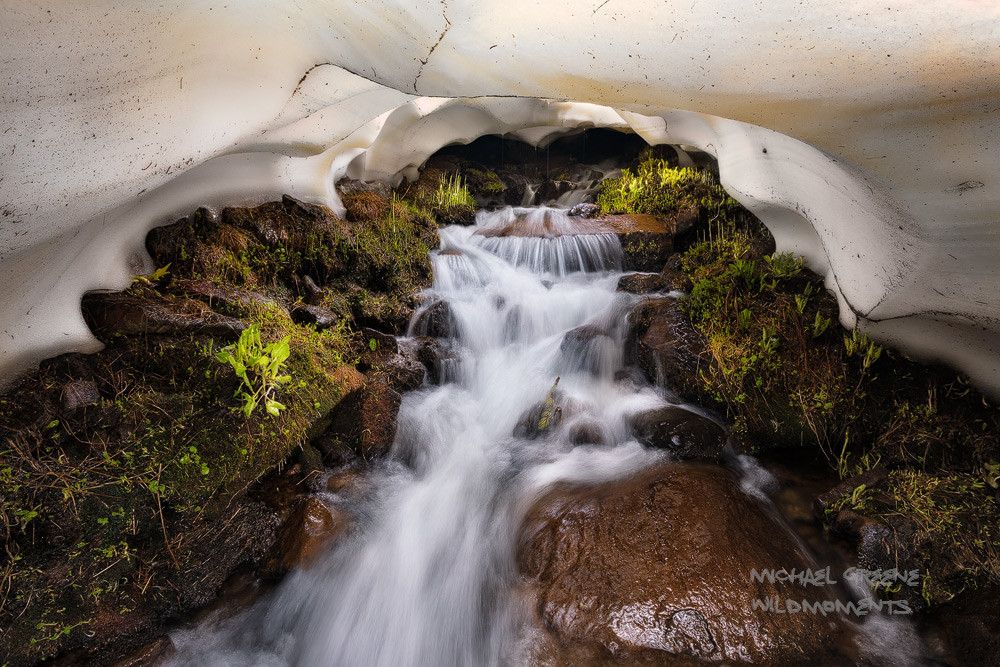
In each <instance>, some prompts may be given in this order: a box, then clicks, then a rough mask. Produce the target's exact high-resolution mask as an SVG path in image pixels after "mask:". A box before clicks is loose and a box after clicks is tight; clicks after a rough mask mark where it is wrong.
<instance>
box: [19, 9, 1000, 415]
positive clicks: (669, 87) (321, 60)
mask: <svg viewBox="0 0 1000 667" xmlns="http://www.w3.org/2000/svg"><path fill="white" fill-rule="evenodd" d="M3 4H4V5H5V7H4V9H3V14H4V19H3V21H2V22H0V33H2V39H0V61H2V63H3V67H2V71H0V75H2V76H0V81H2V83H0V124H2V127H0V156H2V158H0V295H2V297H0V340H2V342H0V379H3V380H6V381H8V382H9V381H10V379H11V378H12V377H13V375H14V374H15V373H16V372H18V371H20V370H22V369H24V368H26V367H28V366H30V365H31V364H32V363H35V362H37V361H38V360H40V359H42V358H45V357H49V356H53V355H55V354H58V353H61V352H66V351H70V350H80V351H93V350H96V349H98V348H99V343H97V341H96V340H95V339H94V338H93V337H92V336H91V334H90V332H89V331H88V330H87V327H86V325H85V324H84V322H83V318H82V316H81V313H80V297H81V295H82V294H83V293H84V292H85V291H87V290H92V289H99V288H121V287H123V286H125V285H126V284H127V283H128V282H129V280H130V278H131V276H132V275H133V274H136V273H142V272H145V271H148V270H151V269H152V268H153V267H151V266H150V265H149V258H148V256H146V254H145V251H144V250H143V239H144V238H145V235H146V232H147V231H148V230H149V229H150V228H151V227H153V226H156V225H160V224H165V223H169V222H172V221H173V220H175V219H177V218H179V217H182V216H183V215H186V214H188V213H190V212H191V211H193V210H194V209H195V208H197V207H198V206H202V205H211V206H220V205H227V204H251V203H258V202H261V201H264V200H269V199H274V198H277V197H280V195H281V194H283V193H289V194H291V195H293V196H295V197H298V198H300V199H306V200H310V201H317V202H325V203H327V204H329V205H331V206H334V207H335V208H336V207H337V206H339V202H337V201H336V194H335V191H334V188H333V183H334V182H335V181H336V180H337V179H339V178H341V177H343V176H344V175H350V176H352V177H355V178H358V177H360V178H365V179H373V178H388V179H393V180H398V179H400V178H402V177H404V176H405V175H408V174H410V175H412V174H413V173H414V168H415V167H417V166H419V165H420V164H421V163H422V162H423V161H424V160H425V159H426V158H427V157H428V156H429V155H430V154H432V153H433V152H434V151H436V150H437V149H438V148H440V147H441V146H444V145H446V144H449V143H454V142H467V141H471V140H473V139H475V138H476V137H478V136H481V135H483V134H500V133H507V134H514V135H516V136H519V137H521V138H524V139H526V140H529V141H532V142H542V143H544V142H545V141H546V140H548V139H551V138H552V137H553V136H555V135H556V133H558V132H564V131H566V129H567V128H577V127H592V126H597V127H611V128H616V129H620V130H622V131H628V132H637V133H639V134H640V135H641V136H642V137H644V138H645V139H646V140H647V141H648V142H650V143H672V144H681V145H685V146H690V147H693V148H697V149H700V150H703V151H706V152H708V153H711V154H712V155H714V156H716V157H717V158H718V160H719V167H720V171H721V175H722V180H723V184H724V185H725V186H726V188H727V189H728V190H729V191H730V193H731V194H732V195H733V196H734V197H736V198H737V199H738V200H740V201H741V202H742V203H743V204H744V205H746V206H747V207H748V208H750V209H751V210H753V211H754V212H756V213H757V214H758V215H759V216H760V217H761V218H762V219H763V220H764V222H765V223H766V224H767V225H768V226H769V227H770V228H771V230H772V231H773V232H774V234H775V236H776V238H777V242H778V248H779V250H782V251H791V252H794V253H797V254H802V255H804V256H805V257H806V259H807V261H808V263H809V265H810V266H811V267H812V268H813V269H814V270H816V271H818V272H820V273H822V274H824V275H825V276H826V278H827V285H828V287H829V288H830V289H831V290H833V291H834V292H835V293H836V294H837V297H838V299H839V301H840V305H841V321H842V323H843V324H844V325H845V326H855V325H857V326H860V327H862V328H863V329H865V330H867V331H869V332H870V333H872V334H873V335H874V336H875V337H877V338H879V339H881V340H886V341H890V342H892V343H894V344H896V345H899V346H901V347H903V348H904V349H906V350H907V351H908V352H910V353H911V354H913V355H914V356H918V357H921V358H925V359H939V360H943V361H946V362H948V363H950V364H952V365H954V366H956V367H957V368H959V369H961V370H963V371H965V372H966V373H968V374H969V375H970V376H972V378H973V379H974V380H975V381H976V382H977V384H979V385H980V386H981V387H983V388H984V389H986V390H987V391H988V392H990V393H991V394H992V395H993V396H994V397H996V396H1000V289H998V288H1000V273H998V267H1000V177H998V171H1000V4H998V3H996V2H994V1H993V0H900V1H895V0H885V2H883V3H881V4H880V3H875V2H873V1H872V0H864V1H858V0H826V1H823V2H819V1H815V2H800V1H799V0H759V1H757V2H752V1H751V0H697V1H693V0H688V1H686V2H681V1H679V0H628V2H626V1H625V0H588V1H586V2H582V1H580V0H577V1H575V2H571V3H570V2H559V1H556V0H546V1H545V2H536V1H529V0H503V1H502V2H497V1H494V0H489V1H486V0H447V1H444V0H441V1H438V0H435V1H433V2H431V1H422V0H390V1H388V2H377V3H376V2H337V1H333V0H325V1H324V0H295V1H285V2H275V1H264V0H229V2H228V3H224V2H212V1H209V0H165V1H164V2H158V3H153V2H145V1H139V0H133V1H132V2H110V1H104V0H62V1H61V2H52V3H42V2H37V1H35V0H17V1H16V2H15V1H13V0H11V1H9V2H4V3H3Z"/></svg>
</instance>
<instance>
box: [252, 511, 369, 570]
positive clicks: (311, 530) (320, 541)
mask: <svg viewBox="0 0 1000 667" xmlns="http://www.w3.org/2000/svg"><path fill="white" fill-rule="evenodd" d="M351 523H352V521H351V518H350V515H349V514H348V513H347V512H345V511H343V510H341V509H338V508H331V507H329V506H327V505H326V504H325V503H324V502H323V501H321V500H320V499H319V498H317V497H316V496H312V495H310V496H306V497H304V498H302V499H301V500H300V501H299V502H298V504H297V505H296V506H295V509H294V510H292V513H291V515H290V516H289V517H288V519H286V520H285V522H284V524H282V526H281V529H280V531H279V532H278V539H277V541H276V542H275V544H274V550H273V552H272V554H273V555H272V557H271V558H270V559H268V561H267V563H266V564H265V565H264V567H263V568H262V570H261V573H262V574H265V575H267V576H276V575H281V574H284V573H285V572H288V571H289V570H291V569H293V568H308V567H310V566H311V565H313V564H315V562H316V560H317V559H318V558H319V556H320V555H321V554H322V552H323V548H324V547H325V546H326V544H327V543H328V542H330V541H331V540H333V539H335V538H337V537H339V536H340V535H343V534H344V533H346V532H347V531H348V530H349V529H350V527H351Z"/></svg>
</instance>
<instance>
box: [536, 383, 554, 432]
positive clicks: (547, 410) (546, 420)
mask: <svg viewBox="0 0 1000 667" xmlns="http://www.w3.org/2000/svg"><path fill="white" fill-rule="evenodd" d="M557 386H559V378H556V381H555V382H553V383H552V388H551V389H549V395H548V396H546V397H545V405H544V406H543V407H542V414H541V416H540V417H539V418H538V430H539V431H544V430H545V429H547V428H548V427H549V424H550V423H551V422H552V417H553V415H554V414H555V410H556V387H557Z"/></svg>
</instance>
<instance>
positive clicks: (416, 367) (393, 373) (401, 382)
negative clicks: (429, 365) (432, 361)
mask: <svg viewBox="0 0 1000 667" xmlns="http://www.w3.org/2000/svg"><path fill="white" fill-rule="evenodd" d="M374 369H375V372H376V373H378V374H381V375H382V376H383V377H385V379H386V382H388V383H389V386H390V387H392V388H393V389H395V390H396V391H411V390H413V389H419V388H420V387H421V386H422V385H423V383H424V375H425V373H426V369H425V368H424V365H423V364H421V363H420V362H419V361H417V360H416V359H413V358H411V357H407V356H404V355H402V354H394V355H392V356H391V357H387V358H386V359H383V360H382V361H379V362H378V363H376V364H375V366H374Z"/></svg>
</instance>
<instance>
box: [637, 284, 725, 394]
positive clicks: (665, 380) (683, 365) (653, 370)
mask: <svg viewBox="0 0 1000 667" xmlns="http://www.w3.org/2000/svg"><path fill="white" fill-rule="evenodd" d="M628 321H629V332H628V335H627V337H626V346H625V362H626V363H631V364H636V365H638V366H639V367H640V368H641V369H642V371H643V373H644V374H645V375H646V377H647V378H648V379H649V380H650V381H651V382H655V383H656V384H657V385H659V386H661V387H663V388H665V389H668V390H670V391H672V392H674V393H675V394H677V395H678V396H681V397H683V398H687V399H696V398H698V397H699V396H700V394H701V388H700V383H699V377H698V369H699V368H700V367H706V368H707V365H708V364H709V362H710V358H709V356H708V352H707V350H706V348H705V341H704V339H703V338H702V336H701V334H700V333H698V331H697V330H696V329H695V328H694V327H693V326H692V325H691V322H690V321H689V320H688V319H687V317H686V316H685V315H684V313H682V312H681V309H680V306H679V305H678V303H677V301H676V300H675V299H670V298H662V299H646V300H644V301H641V302H639V303H638V304H636V306H635V308H633V309H632V312H630V313H629V316H628Z"/></svg>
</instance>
